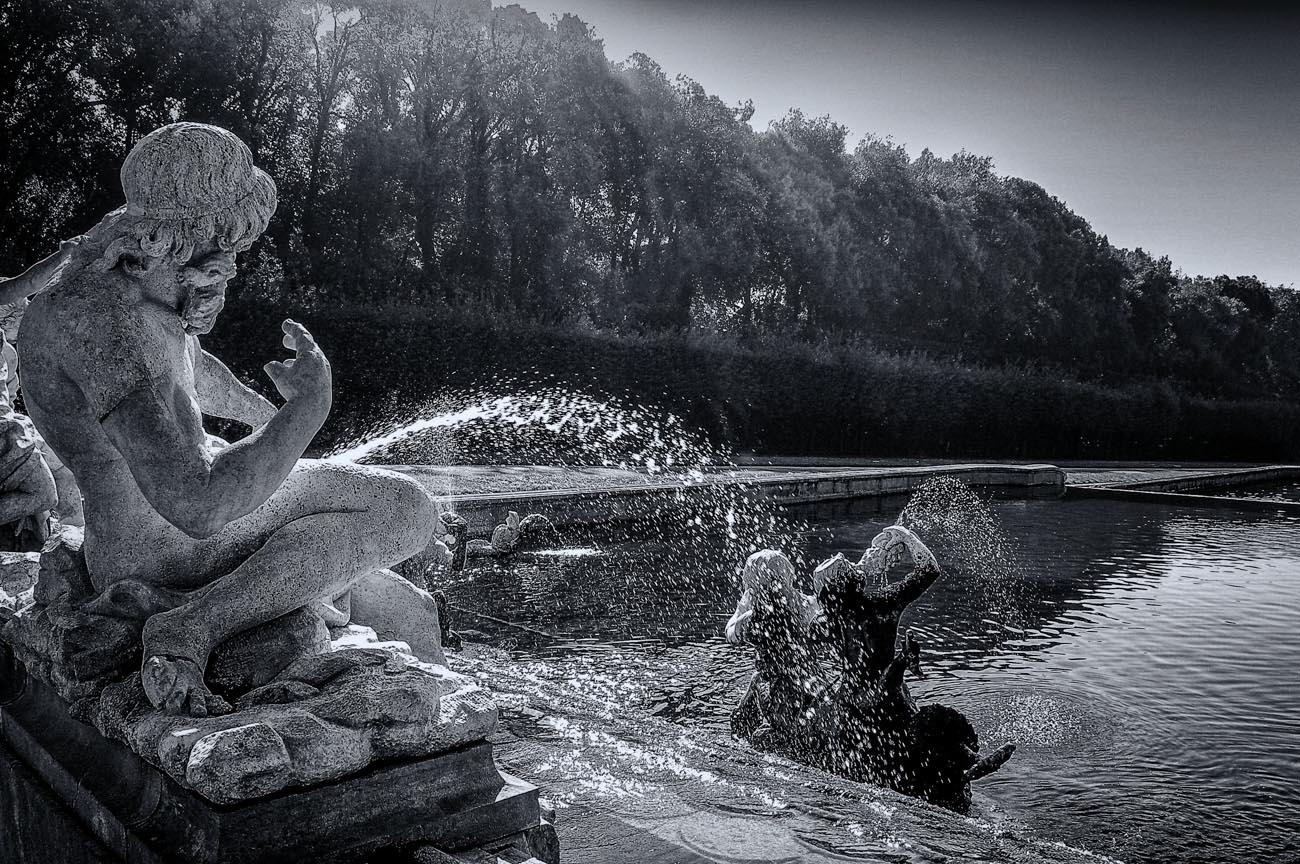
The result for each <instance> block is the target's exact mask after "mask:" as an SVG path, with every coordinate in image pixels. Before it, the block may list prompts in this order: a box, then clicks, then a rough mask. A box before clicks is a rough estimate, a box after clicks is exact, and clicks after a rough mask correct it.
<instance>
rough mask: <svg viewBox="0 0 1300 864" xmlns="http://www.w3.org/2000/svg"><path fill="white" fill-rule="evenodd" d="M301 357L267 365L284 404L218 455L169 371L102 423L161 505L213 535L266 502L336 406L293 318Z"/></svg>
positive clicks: (311, 346)
mask: <svg viewBox="0 0 1300 864" xmlns="http://www.w3.org/2000/svg"><path fill="white" fill-rule="evenodd" d="M284 331H285V344H286V346H287V347H290V348H292V349H294V350H295V351H296V352H297V356H296V357H295V358H294V359H292V360H289V361H287V362H284V363H270V364H267V374H268V375H270V376H271V378H272V380H273V381H274V382H275V384H276V387H277V388H278V389H279V391H280V394H281V395H282V396H284V398H285V400H286V401H285V406H284V407H283V408H282V409H280V410H279V411H278V412H276V413H275V414H274V415H273V416H272V417H271V418H270V420H269V421H267V422H266V424H265V425H263V426H261V428H259V429H256V430H254V432H253V433H252V434H251V435H249V436H248V437H246V438H243V439H242V440H240V441H237V442H236V443H234V444H232V445H230V446H229V447H228V448H226V449H224V450H221V451H220V452H218V453H215V454H214V453H211V452H210V451H209V450H208V448H207V446H206V437H205V435H204V432H203V419H202V415H201V414H200V412H199V406H198V405H196V404H195V401H194V399H193V398H192V397H191V396H190V393H189V391H188V390H187V389H186V388H185V387H184V386H182V384H181V382H180V380H179V379H178V378H177V377H176V376H177V372H178V370H165V371H164V372H163V374H162V375H161V376H160V377H155V378H153V379H151V380H146V381H143V382H141V385H140V386H138V387H136V388H135V389H133V390H130V391H129V392H127V393H126V394H125V396H123V397H122V398H121V399H120V400H118V401H117V404H116V405H115V406H113V407H112V408H111V410H109V411H108V413H107V414H105V415H104V416H103V418H102V420H101V421H100V422H101V424H102V426H103V428H104V430H105V432H106V433H107V434H108V436H109V438H110V439H111V440H112V442H113V444H114V446H115V447H116V448H117V450H118V451H119V452H120V453H121V454H122V456H123V457H124V458H125V460H126V463H127V467H128V468H129V469H130V471H131V476H132V477H133V478H134V479H135V481H136V484H137V485H138V486H139V487H140V491H141V492H143V493H144V496H145V498H146V499H147V500H148V501H149V503H150V504H151V505H153V507H154V509H155V510H157V511H158V513H159V514H160V515H161V516H162V517H163V518H164V519H166V520H167V521H168V522H170V523H172V524H173V525H175V526H176V527H177V528H179V529H181V530H182V531H184V532H185V533H186V534H188V535H190V536H191V537H196V538H202V537H209V536H211V535H213V534H215V533H216V532H217V531H219V530H221V528H222V527H223V526H225V525H226V524H228V523H229V522H231V521H232V520H234V519H238V518H239V517H241V516H244V515H246V514H248V513H250V512H252V511H253V510H255V509H257V508H258V507H260V506H261V505H262V504H263V503H265V502H266V500H267V499H268V498H269V497H270V496H271V493H273V492H274V491H275V490H276V489H277V488H279V486H280V484H281V483H283V482H284V479H285V478H286V477H288V476H289V472H290V471H291V470H293V467H294V464H295V463H296V462H297V461H298V458H299V457H300V456H302V453H303V451H304V450H305V449H306V448H307V445H308V444H309V443H311V439H312V438H313V437H314V436H315V434H316V432H317V431H318V430H319V429H320V427H321V424H323V423H324V422H325V418H326V416H327V415H328V414H329V408H330V369H329V363H328V362H327V361H326V360H325V356H324V354H322V353H321V351H320V349H319V348H318V347H317V346H316V343H315V341H314V340H313V339H312V338H311V335H310V334H309V333H308V332H307V330H306V329H305V328H303V327H302V325H300V324H295V323H293V322H291V321H286V322H285V324H284Z"/></svg>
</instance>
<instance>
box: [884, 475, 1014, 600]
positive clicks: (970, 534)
mask: <svg viewBox="0 0 1300 864" xmlns="http://www.w3.org/2000/svg"><path fill="white" fill-rule="evenodd" d="M897 524H899V525H901V526H903V527H905V528H909V529H911V530H912V531H914V532H916V534H917V535H919V536H920V537H921V538H922V539H923V540H924V541H925V542H926V543H927V544H928V545H930V546H931V548H932V549H933V551H934V552H935V554H936V555H938V556H939V558H940V560H941V561H942V562H943V563H944V565H945V567H946V568H947V569H948V570H949V571H950V572H954V573H959V574H962V575H965V576H968V577H970V578H972V579H975V580H977V582H978V584H979V585H980V587H981V589H982V590H983V591H984V593H985V594H986V595H987V599H988V600H989V601H990V603H989V605H990V608H991V610H993V611H996V612H999V613H1002V614H1003V615H1012V616H1014V614H1015V611H1016V609H1017V608H1019V606H1020V605H1021V604H1020V602H1019V601H1020V600H1021V599H1022V598H1021V597H1020V596H1019V594H1020V592H1021V591H1022V590H1023V586H1024V584H1025V580H1024V579H1023V578H1022V577H1023V565H1022V562H1021V557H1020V555H1019V552H1018V551H1017V549H1016V547H1015V545H1014V544H1013V543H1012V541H1011V539H1010V538H1009V537H1008V536H1007V534H1006V532H1005V531H1003V530H1002V526H1001V524H1000V523H999V521H998V518H997V517H996V516H995V515H994V514H993V511H992V510H991V509H990V508H989V506H988V504H986V503H985V502H984V501H983V500H982V499H981V498H980V497H979V495H977V494H976V493H975V492H974V490H972V489H971V488H970V487H969V486H967V485H966V484H965V483H963V482H961V481H960V480H958V479H957V478H956V477H931V478H930V479H929V480H927V481H925V483H923V484H922V485H921V488H919V489H917V490H916V492H914V493H913V494H912V497H911V498H910V499H909V500H908V502H907V505H906V506H905V507H904V508H903V511H902V512H901V513H900V514H899V515H898V520H897Z"/></svg>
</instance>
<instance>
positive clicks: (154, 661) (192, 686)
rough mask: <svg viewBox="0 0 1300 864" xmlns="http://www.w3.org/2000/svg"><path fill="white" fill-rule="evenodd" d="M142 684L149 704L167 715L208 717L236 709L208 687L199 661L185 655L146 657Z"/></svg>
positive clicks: (141, 674) (141, 679)
mask: <svg viewBox="0 0 1300 864" xmlns="http://www.w3.org/2000/svg"><path fill="white" fill-rule="evenodd" d="M140 683H142V684H143V685H144V695H145V696H147V697H148V698H149V702H150V704H152V705H153V706H154V707H155V708H160V709H162V711H163V712H164V713H166V714H188V715H189V716H191V717H207V716H209V715H212V714H229V713H230V712H231V710H233V709H231V707H230V703H229V702H227V701H226V700H225V699H222V698H221V697H220V696H217V695H214V694H213V693H212V692H211V691H209V690H208V687H207V685H206V684H204V683H203V669H202V668H200V667H199V664H198V663H195V662H194V661H193V660H187V659H186V658H184V657H171V656H168V655H165V654H154V655H153V656H151V657H148V658H146V659H145V661H144V666H143V667H142V668H141V669H140Z"/></svg>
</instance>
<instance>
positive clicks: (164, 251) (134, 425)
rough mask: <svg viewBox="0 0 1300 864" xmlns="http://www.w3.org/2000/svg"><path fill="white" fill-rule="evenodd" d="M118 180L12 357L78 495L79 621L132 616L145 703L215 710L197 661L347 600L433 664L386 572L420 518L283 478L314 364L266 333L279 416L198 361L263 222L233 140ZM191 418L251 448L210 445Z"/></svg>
mask: <svg viewBox="0 0 1300 864" xmlns="http://www.w3.org/2000/svg"><path fill="white" fill-rule="evenodd" d="M121 179H122V187H123V190H124V192H125V194H126V205H125V206H124V207H122V208H119V209H118V210H115V211H113V212H112V213H110V214H108V215H107V216H106V217H105V218H104V219H103V221H101V222H100V223H99V224H98V225H97V226H95V228H93V229H92V230H91V231H90V232H89V233H88V234H87V235H86V236H85V238H84V239H83V240H82V242H81V243H79V244H78V245H77V247H76V248H75V249H74V250H73V251H72V253H71V256H70V258H69V260H68V261H67V263H66V264H65V265H64V266H63V267H62V269H61V270H60V271H59V272H58V273H57V274H56V275H55V277H54V279H53V281H52V283H51V284H50V285H49V287H48V288H47V289H46V290H45V291H44V292H42V293H40V294H38V295H37V296H36V297H35V299H34V300H33V301H32V303H31V306H30V308H29V309H28V310H27V313H26V317H25V320H24V322H23V326H22V329H21V333H20V335H19V340H18V355H19V357H20V358H21V362H22V368H23V370H24V375H23V386H24V398H25V401H26V404H27V407H28V410H29V411H30V412H31V416H32V419H33V420H34V421H35V423H36V426H37V428H38V429H39V430H40V431H41V432H42V434H43V435H44V436H45V439H46V441H47V442H48V443H49V445H50V447H51V448H52V449H53V451H54V452H55V453H56V454H57V455H58V456H59V458H60V459H61V460H62V461H63V462H64V463H65V464H66V465H67V466H68V467H69V468H70V469H71V471H72V474H73V475H74V476H75V478H76V480H77V483H78V485H79V486H80V488H81V489H82V491H83V493H84V496H85V514H86V526H85V538H86V540H85V547H84V554H85V559H86V566H87V569H88V573H89V579H90V581H91V583H92V587H93V589H94V591H96V592H98V593H99V594H100V596H101V598H102V599H101V601H100V606H99V607H97V608H99V609H100V610H101V611H110V610H114V609H116V610H117V611H118V612H119V613H120V614H122V615H123V616H127V617H129V616H131V615H132V614H142V615H144V616H145V620H144V623H143V628H142V635H141V639H142V648H143V650H142V666H141V681H142V684H143V689H144V693H145V695H146V696H147V697H148V700H149V702H150V703H152V704H153V705H154V706H156V707H158V708H160V709H162V710H163V711H164V712H166V713H168V714H182V715H193V716H195V717H204V716H207V715H210V714H218V713H221V712H225V711H229V710H230V705H229V704H228V702H227V701H226V700H225V699H223V698H222V697H220V696H217V695H215V694H213V693H212V692H211V690H210V689H209V686H208V684H207V683H205V680H204V673H205V671H206V670H207V667H208V661H209V658H210V657H211V655H212V654H213V651H214V650H215V649H217V648H218V646H220V645H222V644H223V643H225V642H227V641H228V640H231V639H232V638H234V637H236V636H237V635H239V634H241V633H245V632H247V631H250V630H251V629H253V628H258V627H261V626H263V625H267V624H268V622H272V621H275V620H277V619H280V618H282V617H283V616H288V615H290V614H291V613H296V612H297V611H298V610H302V609H304V608H312V607H315V606H316V605H317V604H319V603H321V602H322V601H334V600H336V599H337V598H339V597H340V596H341V595H343V594H345V593H347V594H349V595H350V604H344V605H350V614H351V615H355V616H356V617H357V618H359V619H361V620H362V621H368V622H370V623H371V624H372V625H373V626H374V628H375V630H376V631H378V632H379V634H380V635H381V636H384V637H386V638H400V639H404V640H406V642H407V643H409V646H410V648H411V649H412V650H413V651H414V653H415V654H417V655H418V656H419V657H421V658H422V659H425V660H428V661H432V662H436V663H441V662H442V661H443V655H442V648H441V646H440V645H439V643H438V632H439V627H438V621H437V608H436V604H435V601H434V600H433V598H432V597H431V596H430V595H429V594H428V593H427V592H424V591H421V590H419V589H417V588H416V587H415V586H414V585H412V584H411V583H410V582H408V581H406V580H405V579H402V578H401V577H399V576H397V575H396V574H394V573H393V572H392V571H390V570H388V569H386V568H388V567H390V566H392V565H394V564H396V563H398V562H400V561H402V560H403V559H405V558H407V557H409V556H410V555H412V554H414V553H416V552H418V551H420V550H421V549H422V548H423V547H424V545H425V544H426V543H427V542H428V540H429V537H430V534H431V532H432V530H433V525H434V520H435V518H436V513H435V512H434V508H433V505H432V502H431V501H430V500H429V497H428V496H427V494H426V493H425V492H424V490H423V488H422V487H420V485H419V484H417V483H416V482H414V481H412V480H410V479H408V478H406V477H404V476H402V475H399V474H395V473H392V472H388V471H383V470H380V469H376V468H370V467H364V466H359V465H342V464H333V463H328V462H319V461H314V460H308V459H301V458H300V457H301V456H302V454H303V451H304V450H305V448H306V447H307V445H308V444H309V443H310V442H311V440H312V438H313V436H314V435H315V434H316V432H317V430H318V429H319V428H320V426H321V424H322V423H323V422H324V421H325V418H326V416H327V414H328V413H329V409H330V404H331V370H330V364H329V362H328V361H327V360H326V358H325V355H324V353H323V352H322V351H321V349H320V348H319V346H317V344H316V342H315V340H314V339H313V338H312V336H311V334H310V333H309V332H308V331H307V329H306V328H305V327H303V326H302V325H301V324H299V323H297V322H294V321H285V322H284V324H283V327H282V330H283V343H284V347H286V348H287V349H289V350H290V351H292V352H293V356H292V357H291V358H289V359H287V360H283V361H276V362H272V363H268V364H267V365H266V367H265V372H266V374H267V375H268V377H269V378H270V379H271V381H272V383H273V384H274V385H275V388H276V390H277V391H278V392H279V394H280V396H281V397H282V398H283V399H284V404H283V405H282V406H281V407H280V408H278V409H277V408H275V407H274V406H273V405H272V404H271V403H270V402H268V401H267V400H266V399H264V398H263V397H261V396H259V395H257V394H256V393H254V392H253V391H252V390H250V389H249V388H248V387H246V386H245V385H243V384H242V383H240V381H239V380H238V379H237V378H236V377H235V376H234V375H233V374H232V373H231V372H230V370H229V369H227V368H226V366H225V365H224V364H223V363H222V362H221V361H220V360H218V359H217V358H216V357H214V356H212V355H211V354H209V353H208V352H206V351H205V350H203V348H202V346H201V345H200V343H199V337H201V336H202V335H204V334H206V333H207V332H209V331H210V330H211V329H212V327H213V325H214V324H215V322H216V320H217V316H218V315H219V313H220V312H221V309H222V306H223V305H224V303H225V291H226V284H227V282H228V280H229V279H230V278H232V277H233V276H234V275H235V270H236V268H235V262H236V256H237V255H238V253H240V252H242V251H244V250H245V249H247V248H248V247H249V246H250V245H251V244H252V243H253V241H254V240H255V239H256V238H257V236H258V235H259V234H260V233H261V232H262V231H263V230H264V229H265V227H266V224H267V221H268V220H269V219H270V217H271V215H272V213H273V212H274V210H275V205H276V189H275V184H274V183H273V182H272V180H271V178H270V177H268V176H267V175H266V174H265V173H263V172H262V171H261V170H259V169H258V168H256V167H255V166H254V165H253V161H252V157H251V154H250V152H249V150H248V148H247V147H246V146H245V145H244V143H243V142H242V141H240V140H239V139H238V138H237V137H236V136H234V135H233V134H231V133H230V132H227V131H226V130H223V129H219V128H217V127H213V126H206V125H202V124H195V123H176V124H172V125H170V126H165V127H162V128H161V129H158V130H155V131H154V132H152V133H150V134H149V135H146V136H145V137H144V138H142V139H141V140H140V141H139V142H138V143H137V144H136V146H135V147H134V148H133V149H132V151H131V153H130V154H129V155H128V156H127V159H126V161H125V163H124V164H123V166H122V171H121ZM204 413H207V414H211V415H214V416H217V417H223V418H229V419H232V420H236V421H239V422H242V423H245V424H247V425H248V426H250V427H251V428H252V430H253V431H252V432H251V434H249V435H248V436H247V437H246V438H243V439H242V440H239V441H236V442H234V443H231V444H229V445H228V446H221V443H217V442H212V441H210V440H209V438H208V436H206V435H205V434H204V431H203V424H202V414H204ZM214 443H216V446H213V445H214ZM222 443H223V442H222Z"/></svg>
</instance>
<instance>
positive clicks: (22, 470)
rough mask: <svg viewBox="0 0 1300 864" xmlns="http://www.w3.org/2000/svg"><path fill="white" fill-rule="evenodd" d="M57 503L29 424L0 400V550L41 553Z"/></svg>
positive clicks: (46, 466) (47, 467)
mask: <svg viewBox="0 0 1300 864" xmlns="http://www.w3.org/2000/svg"><path fill="white" fill-rule="evenodd" d="M58 500H59V496H58V490H57V488H56V487H55V485H54V476H53V475H52V474H51V473H50V468H49V466H48V465H47V464H46V463H45V459H44V458H42V456H41V453H40V449H39V448H38V446H37V435H36V428H35V427H34V426H33V425H32V421H31V420H29V419H28V418H27V417H25V416H23V415H22V414H19V413H18V412H16V411H14V410H13V408H12V407H10V405H9V403H8V402H7V401H5V400H0V550H3V551H7V552H34V551H38V550H40V548H41V547H42V546H43V545H44V544H45V540H46V539H47V538H48V537H49V533H50V530H49V528H50V511H51V510H53V509H54V507H55V505H57V504H58Z"/></svg>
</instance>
